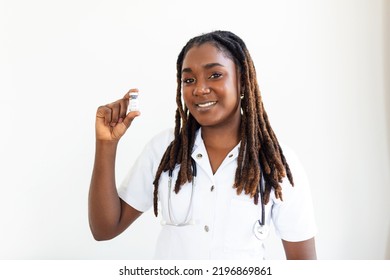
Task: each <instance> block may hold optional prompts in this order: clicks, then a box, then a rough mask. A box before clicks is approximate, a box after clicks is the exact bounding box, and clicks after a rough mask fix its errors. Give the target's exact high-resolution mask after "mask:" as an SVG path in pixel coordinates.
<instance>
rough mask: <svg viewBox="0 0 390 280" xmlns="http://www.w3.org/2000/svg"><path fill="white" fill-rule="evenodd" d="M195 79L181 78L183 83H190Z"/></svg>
mask: <svg viewBox="0 0 390 280" xmlns="http://www.w3.org/2000/svg"><path fill="white" fill-rule="evenodd" d="M194 81H195V79H193V78H185V79H183V83H184V84H192V83H193V82H194Z"/></svg>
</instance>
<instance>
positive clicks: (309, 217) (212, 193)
mask: <svg viewBox="0 0 390 280" xmlns="http://www.w3.org/2000/svg"><path fill="white" fill-rule="evenodd" d="M172 140H173V130H166V131H164V132H162V133H160V134H158V135H157V136H155V137H154V138H153V139H152V140H151V141H150V142H149V143H148V144H147V145H146V146H145V148H144V150H143V152H142V153H141V155H140V156H139V157H138V159H137V161H136V162H135V164H134V166H133V167H132V168H131V170H130V172H129V174H128V176H127V177H126V179H125V180H124V182H123V183H122V185H121V186H120V188H119V191H118V193H119V196H120V197H121V198H122V199H123V200H124V201H125V202H126V203H128V204H129V205H131V206H132V207H134V208H135V209H137V210H139V211H141V212H145V211H147V210H149V209H150V208H152V206H153V180H154V177H155V174H156V171H157V168H158V166H159V164H160V161H161V158H162V156H163V153H164V152H165V150H166V148H167V146H168V145H169V143H170V142H171V141H172ZM238 151H239V145H237V146H236V147H235V148H234V149H233V150H232V151H231V152H230V153H229V154H228V155H227V157H226V158H225V160H224V161H223V162H222V164H221V165H220V167H219V168H218V170H217V172H216V173H215V174H213V172H212V169H211V165H210V162H209V158H208V155H207V151H206V148H205V145H204V143H203V140H202V137H201V129H199V131H198V133H197V136H196V139H195V144H194V148H193V152H192V158H193V159H194V160H195V162H196V165H197V177H196V184H195V186H194V194H193V198H192V199H193V206H192V207H191V209H190V218H191V220H192V221H193V224H191V225H186V226H172V225H169V223H172V222H176V223H180V222H183V221H184V220H185V217H186V215H187V212H188V209H189V204H190V201H191V189H192V184H191V183H187V184H185V185H183V186H182V187H181V190H180V191H179V193H178V194H176V193H174V192H173V189H174V184H175V181H176V176H177V172H178V170H179V166H177V167H176V168H175V170H174V172H173V179H172V190H171V191H172V193H171V209H172V211H171V217H172V216H173V217H174V219H175V220H174V221H171V220H170V216H169V213H168V173H167V172H166V173H163V174H162V175H161V178H160V182H159V217H160V219H161V232H160V235H159V238H158V242H157V248H156V253H155V257H156V258H157V259H251V258H256V259H263V258H264V246H263V242H262V241H260V240H258V239H257V238H256V237H255V235H254V232H253V227H254V224H255V223H256V222H257V221H258V219H260V218H261V206H260V203H259V205H255V204H254V202H253V198H250V197H249V196H248V195H245V194H244V193H242V194H241V195H237V193H236V189H234V188H233V183H234V177H235V171H236V168H237V157H238ZM283 152H284V155H285V157H286V160H287V162H288V164H289V166H290V169H291V172H292V174H293V177H294V187H292V186H291V185H290V183H289V181H288V179H287V178H285V179H284V180H283V183H282V184H281V185H282V188H283V202H282V201H280V200H279V199H276V198H275V196H274V193H273V192H271V199H270V202H269V203H268V204H267V205H266V206H265V217H266V224H267V225H268V226H271V223H273V226H274V228H275V233H276V235H277V236H278V237H280V238H281V239H284V240H287V241H303V240H307V239H309V238H312V237H313V236H314V235H315V233H316V225H315V220H314V215H313V207H312V201H311V196H310V190H309V186H308V181H307V178H306V176H305V173H304V170H303V168H302V166H301V164H300V163H299V161H298V159H297V158H296V156H295V155H294V153H292V152H291V151H290V150H289V149H287V148H286V147H283Z"/></svg>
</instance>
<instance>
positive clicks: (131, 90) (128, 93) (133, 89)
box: [123, 88, 139, 100]
mask: <svg viewBox="0 0 390 280" xmlns="http://www.w3.org/2000/svg"><path fill="white" fill-rule="evenodd" d="M132 92H139V90H138V88H132V89H130V90H129V91H128V92H127V93H126V94H125V96H123V98H126V99H127V100H129V98H130V93H132Z"/></svg>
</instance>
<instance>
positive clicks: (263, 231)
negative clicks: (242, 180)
mask: <svg viewBox="0 0 390 280" xmlns="http://www.w3.org/2000/svg"><path fill="white" fill-rule="evenodd" d="M191 165H192V183H191V196H190V203H189V204H188V208H187V213H186V215H185V218H184V220H183V221H181V222H177V221H176V219H175V217H174V214H173V211H172V201H171V194H172V175H173V170H169V171H168V176H169V178H168V216H169V220H170V222H166V221H164V222H162V224H163V225H169V226H178V227H181V226H187V225H193V224H195V223H194V221H193V220H192V219H191V218H190V213H191V210H192V204H193V198H194V189H195V187H196V175H197V169H196V162H195V160H194V159H192V158H191ZM259 192H260V201H261V219H259V220H256V222H255V224H254V225H253V233H254V235H255V236H256V238H257V239H259V240H264V239H265V238H267V236H268V234H269V227H268V226H267V225H266V224H265V205H264V182H263V178H261V179H260V190H259Z"/></svg>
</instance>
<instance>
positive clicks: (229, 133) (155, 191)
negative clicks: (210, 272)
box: [89, 31, 316, 259]
mask: <svg viewBox="0 0 390 280" xmlns="http://www.w3.org/2000/svg"><path fill="white" fill-rule="evenodd" d="M177 83H178V87H177V97H176V103H177V110H176V125H175V128H174V130H169V131H164V132H162V133H160V134H159V135H157V136H156V137H154V138H153V139H152V140H151V141H150V142H149V143H148V144H147V145H146V147H145V149H144V151H143V152H142V154H141V155H140V157H139V158H138V159H137V161H136V162H135V164H134V166H133V167H132V169H131V170H130V172H129V175H128V176H127V178H126V180H125V181H124V183H123V184H122V185H121V186H120V188H119V191H117V188H116V183H115V155H116V150H117V145H118V142H119V140H120V138H121V137H122V136H123V135H124V133H125V132H126V131H127V129H128V128H129V127H130V125H131V122H132V121H133V120H134V118H136V117H137V116H139V114H140V113H139V112H130V113H127V107H128V104H129V95H130V93H131V92H136V91H137V90H136V89H131V90H130V91H129V92H128V93H127V94H126V95H125V96H124V97H123V98H122V99H120V100H118V101H116V102H113V103H111V104H108V105H105V106H101V107H99V108H98V110H97V115H96V155H95V164H94V169H93V174H92V180H91V186H90V195H89V219H90V227H91V230H92V233H93V235H94V237H95V239H96V240H107V239H111V238H113V237H115V236H117V235H119V234H120V233H122V232H123V231H124V230H125V229H126V228H127V227H129V226H130V225H131V223H132V222H134V221H135V220H136V219H137V218H138V217H139V216H140V215H141V214H142V213H143V212H145V211H147V210H148V209H150V208H151V207H154V212H155V215H156V216H158V215H160V216H161V218H160V219H161V225H162V227H161V233H160V235H159V239H158V242H157V248H156V258H159V259H238V258H258V259H262V258H264V245H263V240H264V239H265V238H266V237H267V236H268V233H269V228H270V226H271V224H273V226H274V228H275V232H276V234H277V235H278V236H279V237H280V238H281V239H282V242H283V246H284V249H285V253H286V258H287V259H316V250H315V242H314V235H315V231H316V228H315V222H314V215H313V209H312V204H311V198H310V195H309V189H308V184H307V181H306V179H305V174H304V171H303V170H302V168H301V166H300V165H299V162H298V160H297V159H296V157H295V156H294V154H293V153H291V152H290V151H288V149H286V148H285V147H283V148H284V149H283V150H282V147H281V145H280V144H279V142H278V140H277V138H276V136H275V134H274V131H273V130H272V128H271V125H270V123H269V121H268V117H267V114H266V112H265V110H264V106H263V102H262V99H261V95H260V91H259V87H258V83H257V80H256V73H255V68H254V65H253V62H252V59H251V57H250V55H249V52H248V50H247V48H246V46H245V43H244V42H243V41H242V40H241V39H240V38H239V37H238V36H236V35H235V34H233V33H231V32H227V31H215V32H211V33H207V34H203V35H201V36H198V37H195V38H193V39H191V40H190V41H189V42H188V43H187V44H186V45H185V46H184V48H183V49H182V51H181V52H180V54H179V57H178V60H177ZM183 101H184V104H183ZM293 178H294V181H293ZM282 190H283V191H282Z"/></svg>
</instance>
